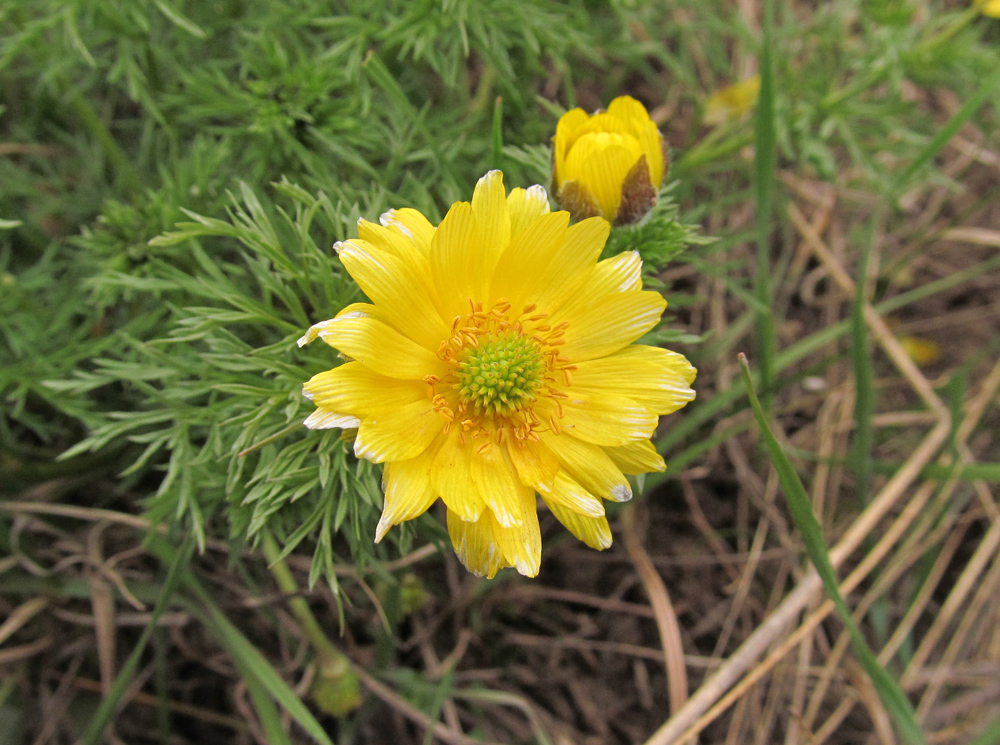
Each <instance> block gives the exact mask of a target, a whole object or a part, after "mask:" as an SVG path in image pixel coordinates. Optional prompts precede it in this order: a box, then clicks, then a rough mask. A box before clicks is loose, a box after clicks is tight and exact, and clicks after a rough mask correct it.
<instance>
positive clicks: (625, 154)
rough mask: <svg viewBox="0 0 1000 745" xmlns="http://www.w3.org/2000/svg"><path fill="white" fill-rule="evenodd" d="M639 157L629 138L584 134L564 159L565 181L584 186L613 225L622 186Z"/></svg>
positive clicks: (632, 140)
mask: <svg viewBox="0 0 1000 745" xmlns="http://www.w3.org/2000/svg"><path fill="white" fill-rule="evenodd" d="M595 118H596V117H595ZM640 157H642V149H641V148H640V146H639V141H638V140H636V139H635V138H634V137H632V135H620V134H614V133H609V132H596V133H591V134H586V135H583V136H582V137H581V138H580V139H579V140H577V142H576V144H575V145H574V146H573V149H572V150H570V152H569V156H568V157H567V159H566V172H567V174H569V176H568V179H567V180H571V179H575V180H577V181H579V182H581V183H582V184H583V185H584V186H586V188H587V191H588V192H589V193H590V195H591V197H593V199H594V201H595V202H596V203H597V206H598V208H599V209H600V211H601V215H603V216H604V217H605V218H606V219H607V220H610V221H614V219H615V215H617V214H618V205H619V203H621V198H622V184H623V183H625V177H626V176H628V173H629V171H631V170H632V166H634V165H635V164H636V162H637V161H638V160H639V158H640Z"/></svg>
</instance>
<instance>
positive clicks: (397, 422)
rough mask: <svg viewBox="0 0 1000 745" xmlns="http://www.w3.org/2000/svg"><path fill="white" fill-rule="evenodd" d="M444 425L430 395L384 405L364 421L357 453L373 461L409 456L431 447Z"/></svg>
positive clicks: (406, 458)
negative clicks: (400, 403)
mask: <svg viewBox="0 0 1000 745" xmlns="http://www.w3.org/2000/svg"><path fill="white" fill-rule="evenodd" d="M443 427H444V419H442V418H441V415H440V414H438V413H437V412H436V411H434V404H433V403H432V402H431V401H429V400H428V399H426V398H425V399H423V400H420V401H414V402H413V403H411V404H407V405H406V406H401V407H399V408H397V409H383V410H381V411H379V412H378V413H375V414H371V415H369V416H368V417H366V418H365V419H363V420H362V421H361V426H360V427H359V428H358V436H357V438H356V439H355V440H354V454H355V455H356V456H357V457H359V458H365V459H367V460H370V461H371V462H372V463H384V462H385V461H393V460H408V459H410V458H414V457H416V456H418V455H420V453H422V452H424V450H426V449H427V446H428V445H430V444H431V442H433V440H434V438H435V437H437V434H438V433H439V432H440V431H441V429H442V428H443Z"/></svg>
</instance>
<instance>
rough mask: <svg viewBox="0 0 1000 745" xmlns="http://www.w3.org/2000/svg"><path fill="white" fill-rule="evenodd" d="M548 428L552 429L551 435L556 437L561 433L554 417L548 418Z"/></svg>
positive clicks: (557, 421)
mask: <svg viewBox="0 0 1000 745" xmlns="http://www.w3.org/2000/svg"><path fill="white" fill-rule="evenodd" d="M549 427H551V428H552V434H555V435H558V434H560V433H561V432H562V429H560V427H559V420H558V419H556V418H555V417H554V416H550V417H549Z"/></svg>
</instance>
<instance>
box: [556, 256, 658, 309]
mask: <svg viewBox="0 0 1000 745" xmlns="http://www.w3.org/2000/svg"><path fill="white" fill-rule="evenodd" d="M636 283H638V284H639V287H642V259H641V258H640V256H639V254H638V252H636V251H625V252H624V253H620V254H618V255H617V256H613V257H612V258H610V259H605V260H604V261H602V262H600V263H598V264H597V266H595V267H593V268H592V269H591V272H590V275H589V276H588V277H587V278H586V279H584V281H583V283H582V285H581V287H582V288H583V290H584V291H583V292H578V293H576V294H574V295H573V296H572V297H570V298H569V299H568V300H567V301H566V303H565V304H563V305H562V306H561V307H560V308H559V309H558V310H557V311H555V312H554V313H552V314H551V316H550V317H549V321H548V322H549V323H552V324H557V323H561V322H562V321H569V322H570V325H571V326H572V325H573V320H574V319H575V318H576V317H577V316H579V315H580V314H582V313H583V312H585V311H586V310H588V309H590V308H594V307H600V306H603V305H604V303H605V302H607V300H608V298H607V297H606V296H608V295H615V294H620V293H622V292H628V291H632V290H634V289H635V288H636Z"/></svg>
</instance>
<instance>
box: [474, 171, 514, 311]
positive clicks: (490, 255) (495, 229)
mask: <svg viewBox="0 0 1000 745" xmlns="http://www.w3.org/2000/svg"><path fill="white" fill-rule="evenodd" d="M472 213H473V214H474V215H475V217H476V227H477V229H478V235H479V245H478V252H479V254H480V255H481V257H482V260H483V269H484V271H486V272H488V274H489V275H492V274H493V268H494V267H495V266H496V263H497V259H499V258H500V255H501V254H502V253H503V252H504V251H505V250H506V248H507V245H508V244H509V243H510V231H511V227H510V211H509V210H508V209H507V192H506V191H505V190H504V185H503V174H502V173H501V172H500V171H496V170H494V171H490V172H489V173H487V174H486V175H485V176H483V177H482V178H481V179H479V181H478V183H477V184H476V190H475V191H474V192H473V194H472ZM488 284H489V282H488V281H487V282H486V283H485V284H484V287H486V286H488ZM476 299H477V300H478V299H480V298H476Z"/></svg>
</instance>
